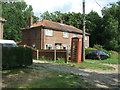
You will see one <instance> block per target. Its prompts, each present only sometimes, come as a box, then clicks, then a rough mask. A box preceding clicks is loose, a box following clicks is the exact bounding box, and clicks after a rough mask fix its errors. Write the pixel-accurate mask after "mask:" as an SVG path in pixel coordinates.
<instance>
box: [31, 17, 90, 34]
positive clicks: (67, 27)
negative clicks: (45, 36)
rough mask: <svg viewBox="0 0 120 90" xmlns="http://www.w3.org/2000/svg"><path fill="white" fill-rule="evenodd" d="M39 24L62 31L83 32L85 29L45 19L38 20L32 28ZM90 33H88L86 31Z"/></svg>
mask: <svg viewBox="0 0 120 90" xmlns="http://www.w3.org/2000/svg"><path fill="white" fill-rule="evenodd" d="M39 26H42V27H45V28H46V27H48V28H51V29H54V30H61V31H67V32H74V33H75V32H76V33H82V32H83V31H82V30H80V29H78V28H75V27H73V26H70V25H66V24H61V23H58V22H53V21H49V20H45V19H43V20H42V21H39V22H36V23H34V24H33V25H32V26H31V27H30V28H34V27H39ZM86 34H88V33H86Z"/></svg>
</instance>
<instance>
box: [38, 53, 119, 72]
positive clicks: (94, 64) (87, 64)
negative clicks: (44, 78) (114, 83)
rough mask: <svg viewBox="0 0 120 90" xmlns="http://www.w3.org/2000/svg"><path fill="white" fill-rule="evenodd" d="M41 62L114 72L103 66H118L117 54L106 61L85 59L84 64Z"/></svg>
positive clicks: (61, 61)
mask: <svg viewBox="0 0 120 90" xmlns="http://www.w3.org/2000/svg"><path fill="white" fill-rule="evenodd" d="M39 60H42V61H48V62H50V63H57V64H64V65H69V66H74V67H79V68H88V69H101V70H114V69H115V68H113V67H111V66H108V65H103V64H104V63H105V64H120V62H119V60H118V54H112V55H111V57H110V58H108V59H106V60H92V59H86V60H85V61H84V62H81V63H72V62H69V63H65V62H64V60H62V59H60V60H57V61H50V60H47V59H39Z"/></svg>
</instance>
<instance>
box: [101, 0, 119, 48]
mask: <svg viewBox="0 0 120 90" xmlns="http://www.w3.org/2000/svg"><path fill="white" fill-rule="evenodd" d="M102 11H103V25H102V28H103V33H102V34H103V35H104V37H103V38H104V39H103V41H104V43H103V45H104V46H105V48H107V49H113V50H118V49H119V50H120V15H119V13H120V1H119V2H117V3H114V4H110V7H109V8H108V7H105V8H103V10H102Z"/></svg>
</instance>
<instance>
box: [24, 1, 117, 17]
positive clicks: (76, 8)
mask: <svg viewBox="0 0 120 90" xmlns="http://www.w3.org/2000/svg"><path fill="white" fill-rule="evenodd" d="M24 1H25V2H26V3H27V4H28V5H32V7H33V12H34V14H35V16H38V17H39V16H40V13H44V12H45V11H49V12H51V13H52V12H55V11H61V12H62V13H67V12H76V13H78V12H80V13H82V1H83V0H24ZM117 1H119V0H85V13H86V14H87V13H89V12H90V11H91V10H93V11H96V12H98V14H99V15H100V16H102V14H101V10H102V8H103V7H105V6H108V4H109V3H115V2H117Z"/></svg>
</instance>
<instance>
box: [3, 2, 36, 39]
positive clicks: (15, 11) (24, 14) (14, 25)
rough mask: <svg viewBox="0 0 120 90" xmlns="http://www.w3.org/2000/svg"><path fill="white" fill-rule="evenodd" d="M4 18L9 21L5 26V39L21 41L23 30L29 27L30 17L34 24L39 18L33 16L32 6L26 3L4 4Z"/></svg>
mask: <svg viewBox="0 0 120 90" xmlns="http://www.w3.org/2000/svg"><path fill="white" fill-rule="evenodd" d="M2 9H3V10H2V11H3V12H2V17H3V18H5V19H6V20H7V21H6V22H5V25H4V39H11V40H15V41H21V37H22V35H21V31H20V29H21V28H24V27H26V26H28V17H30V16H33V17H34V22H36V21H37V19H38V18H37V17H35V16H34V14H33V9H32V6H27V4H26V3H25V2H13V3H12V2H2Z"/></svg>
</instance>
